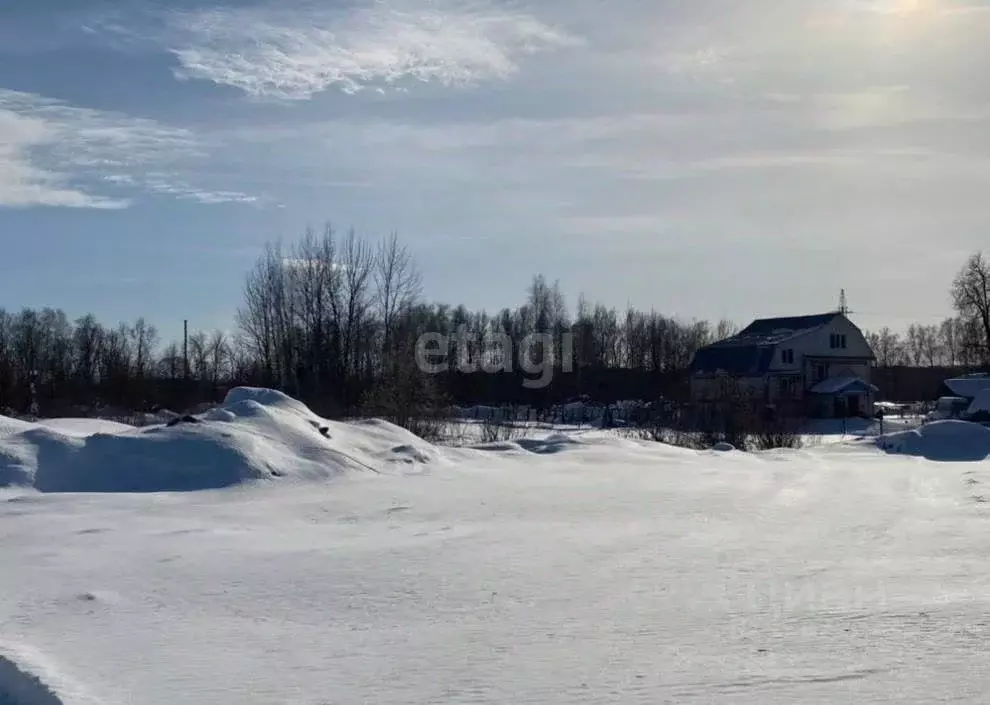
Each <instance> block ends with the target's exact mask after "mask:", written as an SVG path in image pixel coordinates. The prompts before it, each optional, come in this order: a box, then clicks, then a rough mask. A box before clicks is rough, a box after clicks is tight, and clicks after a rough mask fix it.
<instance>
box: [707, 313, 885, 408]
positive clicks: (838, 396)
mask: <svg viewBox="0 0 990 705" xmlns="http://www.w3.org/2000/svg"><path fill="white" fill-rule="evenodd" d="M875 360H876V357H875V356H874V354H873V350H872V349H871V348H870V345H869V343H868V342H867V340H866V337H865V336H864V335H863V332H862V331H861V330H860V329H859V328H858V327H857V326H856V325H855V324H854V323H853V322H852V321H850V320H849V319H848V318H847V317H846V316H845V315H844V314H842V313H839V312H836V313H825V314H820V315H814V316H796V317H791V318H766V319H761V320H757V321H754V322H753V323H751V324H750V325H749V326H747V327H746V328H745V329H743V330H742V331H740V332H739V333H737V334H736V335H734V336H732V337H731V338H727V339H726V340H721V341H719V342H717V343H714V344H712V345H709V346H707V347H704V348H702V349H701V350H699V351H698V352H697V354H696V355H695V357H694V360H693V362H692V364H691V398H692V400H693V401H694V403H696V404H705V403H714V402H718V401H719V400H722V399H724V398H725V395H726V394H727V393H729V391H728V390H730V389H731V390H732V393H733V394H739V393H740V390H743V392H744V393H745V394H746V395H747V396H748V397H749V398H750V399H751V400H752V401H753V402H754V403H759V404H765V405H773V406H775V407H778V408H780V409H781V410H782V411H786V413H790V414H799V415H806V416H812V417H817V418H832V417H842V416H865V415H872V414H873V405H874V402H875V395H876V392H877V388H876V387H874V386H873V385H872V384H871V382H870V370H871V369H872V366H873V364H874V362H875Z"/></svg>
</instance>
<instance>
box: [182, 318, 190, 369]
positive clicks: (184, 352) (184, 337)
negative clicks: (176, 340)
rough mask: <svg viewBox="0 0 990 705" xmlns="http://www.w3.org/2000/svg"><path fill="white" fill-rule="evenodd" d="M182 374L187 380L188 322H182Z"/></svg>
mask: <svg viewBox="0 0 990 705" xmlns="http://www.w3.org/2000/svg"><path fill="white" fill-rule="evenodd" d="M182 374H183V377H184V378H185V379H187V380H188V379H189V320H188V319H186V320H183V321H182Z"/></svg>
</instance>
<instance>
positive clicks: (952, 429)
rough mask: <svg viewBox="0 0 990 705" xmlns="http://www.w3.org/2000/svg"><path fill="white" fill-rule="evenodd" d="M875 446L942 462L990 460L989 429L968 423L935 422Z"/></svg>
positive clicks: (902, 433) (954, 421) (891, 435)
mask: <svg viewBox="0 0 990 705" xmlns="http://www.w3.org/2000/svg"><path fill="white" fill-rule="evenodd" d="M878 445H879V446H880V448H882V449H883V450H885V451H887V452H888V453H897V454H903V455H914V456H918V457H922V458H927V459H928V460H937V461H941V462H964V461H977V460H985V459H986V458H987V457H988V456H990V428H986V427H985V426H981V425H980V424H976V423H971V422H968V421H956V420H948V421H934V422H932V423H929V424H926V425H924V426H922V427H921V428H917V429H913V430H910V431H901V432H899V433H891V434H888V435H886V436H882V437H880V438H879V439H878Z"/></svg>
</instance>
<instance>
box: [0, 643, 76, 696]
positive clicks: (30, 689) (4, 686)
mask: <svg viewBox="0 0 990 705" xmlns="http://www.w3.org/2000/svg"><path fill="white" fill-rule="evenodd" d="M0 704H2V705H68V703H66V702H65V701H63V700H62V699H61V698H60V697H59V696H58V695H57V694H56V693H55V691H54V690H52V688H51V687H50V686H48V685H47V684H46V683H45V682H44V681H43V680H41V678H40V677H38V676H36V675H34V674H33V673H31V672H30V671H28V670H26V669H24V668H23V667H22V666H20V665H19V664H18V663H17V662H16V661H14V660H13V659H11V658H9V657H7V656H4V655H3V654H0Z"/></svg>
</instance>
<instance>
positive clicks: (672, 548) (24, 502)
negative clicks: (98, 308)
mask: <svg viewBox="0 0 990 705" xmlns="http://www.w3.org/2000/svg"><path fill="white" fill-rule="evenodd" d="M314 420H315V421H316V422H317V424H319V423H321V422H322V421H321V420H319V419H315V417H313V416H312V414H310V412H309V411H308V410H307V409H306V408H305V407H303V406H301V405H299V404H297V403H296V402H293V401H292V400H290V399H288V398H285V397H282V396H280V395H272V394H271V393H269V392H265V391H263V390H239V391H237V393H236V394H232V396H231V398H228V400H227V402H226V403H225V404H224V405H223V407H222V408H220V409H218V410H216V411H214V412H211V413H208V414H206V415H204V417H203V420H202V422H201V423H198V424H197V423H191V424H188V425H187V426H185V425H181V424H180V425H179V426H177V427H171V428H169V427H161V428H158V429H157V430H155V432H154V433H150V434H148V435H147V437H146V436H145V435H144V434H142V433H140V432H137V431H136V430H127V429H117V428H109V427H108V428H105V429H103V430H100V429H95V428H85V425H84V424H83V425H82V426H80V425H79V424H69V426H75V428H74V429H72V428H67V427H66V426H64V425H62V424H60V423H56V424H54V426H52V427H41V426H39V425H36V424H22V423H20V422H12V421H6V420H5V421H3V422H2V424H0V434H2V436H0V438H2V439H3V440H2V441H0V449H2V452H3V453H4V454H5V455H4V457H5V458H16V459H17V462H18V463H20V465H19V467H21V468H22V469H21V470H20V471H18V472H20V475H19V476H20V477H22V478H27V477H33V478H35V482H36V480H37V477H39V476H40V477H45V476H46V475H47V477H49V478H53V477H54V478H58V480H59V482H58V483H55V482H54V481H53V480H49V482H52V483H53V484H58V485H61V486H63V487H65V486H84V487H87V488H90V489H92V488H94V487H97V486H100V485H104V486H107V485H111V484H113V483H112V482H111V480H112V478H114V477H116V476H118V475H119V476H121V477H123V478H125V479H123V480H119V481H117V483H116V485H117V487H118V488H119V489H130V488H132V487H134V486H141V487H144V488H148V487H151V486H154V485H159V486H161V485H166V486H167V485H174V486H183V485H189V484H192V485H195V484H198V485H202V486H211V487H214V488H219V487H220V486H221V485H223V484H226V485H227V486H226V487H225V488H223V489H211V490H210V491H205V492H179V493H171V492H167V493H153V494H152V493H130V492H111V493H105V494H95V493H88V494H73V493H64V492H52V493H43V492H38V491H37V490H35V489H33V488H32V486H31V483H22V484H21V485H20V486H18V487H11V488H9V489H7V490H6V491H2V492H0V537H2V538H0V540H2V546H3V548H2V553H0V557H2V569H0V703H2V705H174V704H175V703H196V704H199V703H203V704H209V705H255V704H257V705H276V704H278V705H284V704H285V703H292V704H293V705H325V704H329V703H333V704H334V705H359V704H360V705H364V704H366V703H375V704H376V705H442V704H449V705H465V704H466V703H497V704H499V705H527V704H532V705H537V704H539V705H590V704H592V703H595V704H597V703H606V702H611V703H630V704H642V705H654V704H656V703H665V702H670V703H678V704H681V703H688V704H693V703H698V704H701V703H705V704H708V703H733V704H737V703H741V704H743V705H757V704H759V705H774V704H781V705H783V704H787V705H792V704H793V703H802V704H816V703H820V704H822V705H825V704H828V705H832V704H834V703H840V702H841V703H880V702H897V703H902V704H909V705H910V704H916V705H928V704H929V703H932V702H944V701H947V700H949V699H952V700H953V701H954V702H961V703H974V704H976V703H982V702H985V694H986V692H987V691H988V689H990V672H988V671H987V669H986V658H987V653H986V644H987V643H988V640H990V622H988V621H987V618H986V615H987V614H988V613H990V569H988V568H987V564H986V546H985V544H986V541H985V534H986V527H987V522H988V521H990V509H988V507H990V503H987V502H986V501H984V499H983V493H984V492H986V490H984V489H982V488H985V487H990V470H988V468H990V466H988V465H987V464H986V463H983V462H970V463H941V462H933V461H930V460H927V459H925V457H924V455H925V453H917V452H915V451H916V450H917V448H916V447H908V446H907V445H902V446H898V447H893V446H891V447H890V448H888V449H887V450H886V452H885V451H884V450H883V449H881V448H879V447H878V446H877V442H876V441H875V440H872V441H866V440H860V441H856V442H851V443H835V444H828V445H825V446H822V447H820V448H815V449H812V450H804V451H776V452H769V453H764V454H745V453H739V452H713V451H706V452H696V451H689V450H684V449H678V448H671V447H667V446H663V445H660V444H653V443H645V442H638V441H629V440H623V439H621V438H617V437H615V436H612V435H608V434H605V433H601V432H589V433H585V434H582V435H580V436H564V435H559V434H554V435H547V436H545V437H542V438H529V439H521V440H516V441H513V442H508V443H501V444H492V445H489V446H487V447H486V448H485V449H477V448H476V449H438V448H434V447H432V446H429V445H428V444H424V443H422V442H421V441H418V440H416V439H414V438H410V437H408V436H407V435H406V434H405V433H404V432H402V431H400V430H399V429H396V428H394V427H392V426H390V425H388V424H384V423H381V422H368V423H364V424H355V425H350V424H329V438H326V437H324V436H323V434H321V433H320V431H319V429H318V428H314V426H313V424H312V423H311V422H312V421H314ZM59 426H62V428H61V429H60V428H59ZM933 429H934V430H933ZM949 429H950V427H948V426H945V427H938V426H934V425H933V426H931V427H927V428H926V430H924V432H919V433H918V434H916V437H917V438H920V439H922V440H921V441H918V442H920V443H924V442H925V441H924V439H925V437H926V435H931V436H932V438H930V439H929V442H932V443H934V439H935V438H936V437H940V436H944V435H952V433H966V434H968V433H971V432H974V429H972V428H969V429H967V430H962V431H961V430H960V429H956V431H950V430H949ZM90 431H93V433H90ZM224 433H229V434H231V435H230V436H229V437H227V436H224V435H223V434H224ZM94 438H98V439H100V440H97V441H96V445H97V446H100V445H103V446H104V447H103V448H100V449H99V450H100V453H97V449H96V448H93V449H90V448H89V445H90V444H91V443H93V439H94ZM892 438H893V436H891V437H888V438H887V441H892ZM906 438H907V436H905V437H903V439H902V440H904V439H906ZM163 439H171V441H166V440H163ZM115 445H118V446H119V448H120V449H121V450H126V451H128V455H127V456H126V462H125V461H119V460H115V455H114V453H116V449H114V450H113V452H111V451H110V450H106V449H107V448H113V446H115ZM881 445H882V442H881ZM50 446H55V447H56V449H58V451H57V453H56V452H54V451H53V450H52V448H51V447H50ZM173 446H175V447H174V448H173ZM180 451H181V452H180ZM898 451H900V452H898ZM59 453H61V454H70V455H71V453H75V454H76V455H71V457H70V456H69V455H59ZM199 453H203V454H212V455H210V456H209V459H204V458H198V457H197V454H199ZM908 453H910V454H908ZM167 457H173V458H174V457H178V458H190V459H191V461H192V462H193V465H194V466H195V468H197V471H196V472H197V473H198V474H195V475H194V474H193V473H191V472H189V471H186V472H184V473H183V472H179V471H175V470H170V471H166V469H167V467H168V464H167V463H166V462H165V461H164V460H163V458H167ZM72 458H78V459H81V460H82V461H84V462H82V463H81V464H80V465H78V466H74V465H73V463H72V462H70V460H72ZM98 458H103V459H104V461H105V462H107V463H110V462H114V463H115V465H114V468H115V470H114V471H113V472H111V471H110V470H109V469H102V470H101V469H100V467H99V461H98ZM351 458H353V459H351ZM146 460H147V461H149V462H150V465H149V467H151V468H152V469H151V471H148V470H147V469H145V466H143V465H142V463H144V462H145V461H146ZM7 462H8V464H7V465H6V466H4V467H6V468H7V470H6V472H7V473H8V477H10V476H12V475H14V474H16V473H15V472H14V471H12V470H11V469H10V468H11V467H12V464H11V463H10V461H7ZM238 462H243V463H246V464H247V465H246V467H248V468H249V469H248V470H244V469H239V470H237V469H236V467H237V466H236V463H238ZM213 464H218V465H220V466H221V467H220V469H219V470H217V471H215V472H214V471H213V470H211V467H212V465H213ZM365 465H366V466H367V468H366V467H365ZM79 468H82V470H79ZM271 468H274V469H276V470H278V471H279V472H281V473H284V474H283V476H282V477H273V476H272V474H271V473H270V472H269V469H271ZM368 468H374V469H375V470H377V471H378V472H372V471H371V470H369V469H368ZM221 470H222V472H221ZM235 470H236V472H235ZM265 473H268V474H267V475H266V474H265ZM191 477H196V478H197V482H196V483H192V482H190V478H191ZM204 478H209V481H206V479H204ZM231 478H232V479H233V480H235V481H234V482H220V480H225V481H226V480H228V479H231ZM331 478H332V481H327V480H328V479H331ZM245 480H247V481H245ZM314 480H315V481H314ZM42 484H44V483H42ZM182 488H183V489H189V487H188V486H186V487H182Z"/></svg>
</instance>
